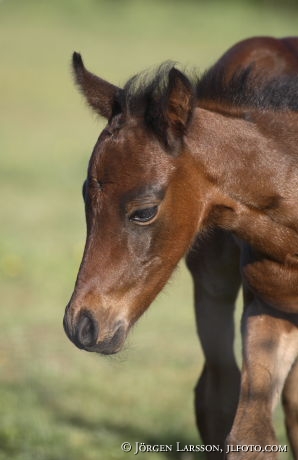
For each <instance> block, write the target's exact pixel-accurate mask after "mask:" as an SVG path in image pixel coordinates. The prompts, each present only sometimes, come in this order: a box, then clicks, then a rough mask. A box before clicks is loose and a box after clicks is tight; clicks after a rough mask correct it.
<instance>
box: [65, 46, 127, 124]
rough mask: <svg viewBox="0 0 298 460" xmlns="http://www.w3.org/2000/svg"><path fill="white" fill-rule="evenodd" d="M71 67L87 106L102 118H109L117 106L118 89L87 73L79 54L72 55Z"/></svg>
mask: <svg viewBox="0 0 298 460" xmlns="http://www.w3.org/2000/svg"><path fill="white" fill-rule="evenodd" d="M72 66H73V70H74V74H75V80H76V82H77V84H78V85H79V87H80V89H81V91H82V93H83V94H84V96H85V98H86V99H87V102H88V103H89V105H90V106H91V107H92V108H93V109H94V110H95V111H96V112H97V113H98V114H99V115H102V116H103V117H105V118H107V119H109V118H111V116H112V114H113V112H114V110H115V106H116V105H117V95H118V94H119V92H120V89H119V88H118V87H117V86H114V85H112V84H111V83H109V82H107V81H105V80H102V79H101V78H99V77H97V76H96V75H94V74H93V73H91V72H89V71H88V70H87V69H86V68H85V66H84V63H83V59H82V57H81V55H80V54H79V53H73V56H72Z"/></svg>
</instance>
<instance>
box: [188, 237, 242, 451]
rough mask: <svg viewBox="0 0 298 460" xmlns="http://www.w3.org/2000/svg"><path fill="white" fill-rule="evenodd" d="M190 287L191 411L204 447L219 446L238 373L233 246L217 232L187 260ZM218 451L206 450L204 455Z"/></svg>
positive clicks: (232, 410) (236, 271)
mask: <svg viewBox="0 0 298 460" xmlns="http://www.w3.org/2000/svg"><path fill="white" fill-rule="evenodd" d="M187 263H188V267H189V269H190V270H191V273H192V276H193V280H194V287H195V304H196V305H195V308H196V320H197V329H198V334H199V337H200V340H201V344H202V348H203V352H204V355H205V359H206V362H205V365H204V368H203V371H202V374H201V376H200V378H199V381H198V384H197V386H196V389H195V409H196V418H197V425H198V428H199V431H200V433H201V437H202V441H203V443H204V444H205V445H220V446H221V448H222V450H224V444H225V439H226V436H227V434H228V432H229V431H230V429H231V426H232V422H233V418H234V415H235V411H236V407H237V402H238V396H239V386H240V373H239V370H238V367H237V364H236V360H235V357H234V350H233V343H234V318H233V315H234V308H235V300H236V297H237V293H238V290H239V286H240V274H239V250H238V247H237V246H236V244H235V242H234V240H233V238H232V237H231V236H230V235H229V234H227V233H225V232H223V231H221V230H217V231H215V232H214V233H213V234H212V235H209V237H208V238H207V239H204V241H202V242H201V243H200V246H199V250H198V251H195V250H192V251H191V252H190V254H189V256H188V258H187ZM222 457H223V453H218V452H210V453H209V454H208V458H209V459H219V458H222Z"/></svg>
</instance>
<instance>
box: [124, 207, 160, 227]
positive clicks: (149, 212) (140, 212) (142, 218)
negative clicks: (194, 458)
mask: <svg viewBox="0 0 298 460" xmlns="http://www.w3.org/2000/svg"><path fill="white" fill-rule="evenodd" d="M157 210H158V206H152V207H151V208H145V209H137V210H136V211H134V212H133V213H132V214H130V216H129V220H130V221H133V222H136V223H137V224H145V223H147V222H150V221H151V220H152V219H153V218H154V217H155V216H156V214H157Z"/></svg>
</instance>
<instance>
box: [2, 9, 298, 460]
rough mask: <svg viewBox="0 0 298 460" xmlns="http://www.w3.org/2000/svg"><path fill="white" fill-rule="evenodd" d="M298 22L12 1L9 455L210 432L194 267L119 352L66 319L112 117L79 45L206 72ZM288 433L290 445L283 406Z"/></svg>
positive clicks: (5, 121)
mask: <svg viewBox="0 0 298 460" xmlns="http://www.w3.org/2000/svg"><path fill="white" fill-rule="evenodd" d="M296 30H297V21H296V16H294V15H293V14H291V12H288V11H287V10H286V9H280V10H273V9H270V8H269V7H266V8H264V7H261V6H251V5H250V4H246V3H244V2H243V3H242V2H235V3H226V2H195V1H186V2H178V1H174V2H167V1H152V2H145V1H142V0H140V1H137V0H135V1H123V2H121V1H99V0H98V1H95V0H87V1H84V2H82V1H79V0H76V1H70V0H69V1H60V2H59V1H58V0H55V1H52V2H46V1H33V0H32V1H20V0H19V1H17V0H15V1H8V0H3V1H2V2H0V52H1V71H0V91H1V104H0V187H1V194H0V202H1V207H0V209H1V211H0V213H1V227H0V232H1V239H0V287H1V335H0V368H1V375H0V386H1V388H0V391H1V392H0V459H1V460H8V459H13V460H32V459H38V460H59V459H61V460H68V459H69V460H81V459H84V460H95V459H96V460H98V459H120V458H123V459H124V458H130V457H129V454H124V453H122V452H121V449H120V445H121V443H122V442H124V441H130V442H132V443H134V442H135V441H140V442H141V441H143V442H145V443H150V442H151V443H157V444H171V443H174V442H176V441H181V442H184V441H185V442H188V443H196V442H199V439H198V435H197V432H196V430H195V422H194V415H193V409H192V403H193V401H192V400H193V394H192V389H193V387H194V385H195V382H196V379H197V376H198V374H199V371H200V369H201V367H202V355H201V351H200V349H199V345H198V342H197V339H196V334H195V325H194V317H193V309H192V293H191V283H190V279H189V275H188V274H187V273H186V270H185V269H184V268H183V267H182V268H180V269H179V270H178V271H177V272H176V274H175V275H174V278H173V280H172V281H171V282H170V283H169V285H168V286H167V287H166V289H165V291H164V292H163V293H162V294H161V295H160V297H159V298H158V299H157V301H156V302H155V303H154V305H152V307H151V309H150V311H149V312H147V313H146V314H145V316H144V318H142V320H141V321H140V322H139V323H138V324H137V325H136V327H135V328H134V330H133V331H132V333H131V335H130V338H129V340H128V344H127V347H126V350H125V351H124V352H123V353H122V354H121V355H120V356H118V357H114V358H112V359H103V358H102V357H98V356H95V355H90V354H87V353H85V352H80V351H79V350H77V349H75V347H74V346H73V345H72V344H71V343H70V342H69V341H68V340H67V338H66V336H65V334H64V332H63V328H62V317H63V311H64V305H66V303H67V301H68V299H69V296H70V294H71V291H72V287H73V283H74V280H75V276H76V272H77V268H78V265H79V262H80V257H81V253H82V249H83V243H84V237H85V225H84V218H83V205H82V200H81V184H82V181H83V179H84V177H85V171H86V167H87V161H88V156H89V154H90V152H91V149H92V146H93V144H94V142H95V141H96V138H97V136H98V133H99V131H100V129H101V127H102V126H103V123H102V121H99V120H97V119H96V118H95V117H94V116H93V115H92V114H90V113H89V112H88V109H87V108H86V107H85V105H84V103H83V102H82V100H81V98H80V96H79V95H78V93H77V91H76V89H75V88H74V85H73V83H72V80H71V73H70V57H71V53H72V52H73V51H74V50H78V51H81V52H82V54H83V56H84V57H85V60H86V64H87V65H88V67H89V68H90V69H91V70H94V71H95V72H98V73H100V74H101V75H102V76H103V77H105V78H108V79H111V81H113V82H114V83H116V84H123V82H125V80H126V79H127V78H128V77H129V76H131V75H132V74H133V73H135V72H137V71H139V70H142V69H143V68H145V67H148V66H150V65H154V64H157V63H159V62H161V61H163V60H165V59H173V60H175V61H178V62H181V63H182V64H183V65H190V66H196V67H197V68H198V69H200V70H204V69H205V68H206V66H207V65H209V64H211V63H212V62H213V61H214V60H215V59H216V58H217V57H218V56H219V55H220V53H222V52H223V51H225V49H226V48H227V47H228V46H230V45H231V44H233V43H235V42H236V41H238V40H239V39H241V38H244V37H246V36H249V35H256V34H262V35H264V34H273V35H291V34H294V33H295V32H296ZM239 347H240V345H239V339H237V350H238V355H239V354H240V352H239ZM278 432H279V434H280V436H281V442H282V443H285V438H284V431H283V428H282V425H281V420H280V416H279V419H278ZM154 455H155V458H156V459H166V458H168V457H167V455H166V454H165V453H164V454H163V453H159V454H157V453H156V454H154ZM175 455H176V456H175ZM149 456H150V457H149ZM151 456H152V454H148V455H146V454H143V457H142V458H151ZM171 458H180V457H179V454H174V455H172V456H171ZM181 458H182V457H181ZM183 458H184V457H183ZM187 458H191V457H187Z"/></svg>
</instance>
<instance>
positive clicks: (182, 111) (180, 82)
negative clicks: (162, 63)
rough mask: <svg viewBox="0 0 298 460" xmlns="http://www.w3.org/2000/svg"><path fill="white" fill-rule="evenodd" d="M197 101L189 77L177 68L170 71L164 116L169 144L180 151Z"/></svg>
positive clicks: (175, 151) (173, 149)
mask: <svg viewBox="0 0 298 460" xmlns="http://www.w3.org/2000/svg"><path fill="white" fill-rule="evenodd" d="M194 103H195V94H194V89H193V85H192V84H191V83H190V81H189V80H188V78H186V76H185V75H184V74H183V73H182V72H180V71H179V70H177V69H175V68H174V67H173V68H172V69H171V70H170V72H169V82H168V88H167V93H166V96H165V100H164V103H163V118H164V127H165V133H164V134H165V136H166V143H167V146H168V147H169V148H170V150H172V152H173V153H176V154H177V153H178V151H179V149H180V147H181V142H182V138H183V135H184V134H185V133H186V130H187V127H188V125H189V122H190V120H191V116H192V113H193V108H194Z"/></svg>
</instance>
